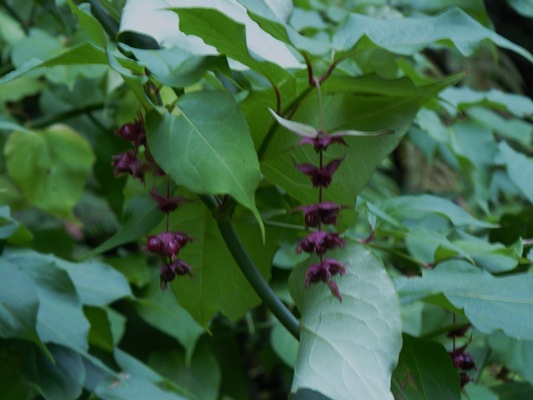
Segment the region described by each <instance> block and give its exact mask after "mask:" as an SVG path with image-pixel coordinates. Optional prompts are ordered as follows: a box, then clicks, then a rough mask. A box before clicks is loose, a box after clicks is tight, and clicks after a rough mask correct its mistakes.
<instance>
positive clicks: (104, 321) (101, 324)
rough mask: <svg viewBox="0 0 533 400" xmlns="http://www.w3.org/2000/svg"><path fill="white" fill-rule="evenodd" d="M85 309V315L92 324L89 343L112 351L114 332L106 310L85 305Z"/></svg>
mask: <svg viewBox="0 0 533 400" xmlns="http://www.w3.org/2000/svg"><path fill="white" fill-rule="evenodd" d="M84 310H85V317H86V318H87V320H88V321H89V324H90V325H91V329H90V330H89V343H90V344H91V345H93V346H97V347H99V348H101V349H103V350H105V351H109V352H111V353H112V352H113V347H114V341H113V333H112V332H111V324H110V322H109V319H108V317H107V312H106V310H105V309H102V308H99V307H85V309H84Z"/></svg>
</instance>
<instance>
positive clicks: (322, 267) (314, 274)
mask: <svg viewBox="0 0 533 400" xmlns="http://www.w3.org/2000/svg"><path fill="white" fill-rule="evenodd" d="M345 272H346V268H345V267H344V265H343V264H342V263H340V262H339V261H337V260H335V259H333V258H328V259H327V260H325V261H322V262H321V263H320V264H313V265H311V266H310V267H309V269H308V270H307V273H306V274H305V286H306V287H309V286H311V284H312V283H317V282H324V283H326V284H327V285H328V287H329V289H330V290H331V293H332V294H333V296H335V297H336V298H338V299H339V300H340V301H342V296H341V294H340V292H339V287H338V286H337V283H336V282H335V281H333V280H332V279H331V278H332V277H333V276H334V275H337V274H339V275H343V274H344V273H345Z"/></svg>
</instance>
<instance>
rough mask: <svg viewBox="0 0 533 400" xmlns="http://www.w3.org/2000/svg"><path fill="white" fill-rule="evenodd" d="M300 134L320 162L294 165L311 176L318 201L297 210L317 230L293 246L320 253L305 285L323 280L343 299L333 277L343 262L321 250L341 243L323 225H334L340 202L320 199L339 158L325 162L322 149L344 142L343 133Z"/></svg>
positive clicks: (303, 143)
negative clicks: (326, 256)
mask: <svg viewBox="0 0 533 400" xmlns="http://www.w3.org/2000/svg"><path fill="white" fill-rule="evenodd" d="M293 132H295V133H296V134H298V135H299V136H301V137H302V138H301V139H300V141H299V142H298V146H302V145H306V144H307V145H312V146H313V148H314V150H315V151H316V152H317V153H318V154H319V165H313V164H297V165H296V168H298V170H299V171H300V172H302V173H304V174H305V175H308V176H309V177H310V178H311V183H312V184H313V187H315V188H318V203H316V204H309V205H304V206H300V207H298V210H299V211H302V212H303V213H304V219H305V225H306V227H307V228H317V229H318V230H316V231H312V232H310V233H309V234H308V235H307V237H306V238H305V239H302V240H301V241H300V243H299V244H298V246H297V247H296V252H297V253H298V254H300V253H302V252H306V253H315V254H316V255H318V257H319V260H320V261H319V263H317V264H313V265H311V266H310V267H309V269H308V270H307V273H306V277H305V286H306V287H309V286H310V285H311V284H312V283H317V282H324V283H326V284H327V285H328V287H329V289H330V290H331V293H332V294H333V295H334V296H335V297H336V298H338V299H339V301H342V296H341V294H340V291H339V288H338V286H337V283H336V282H335V281H334V280H333V279H332V277H333V276H334V275H343V274H344V273H345V272H346V268H345V266H344V265H343V264H342V263H341V262H339V261H337V260H335V259H333V258H327V259H325V258H324V254H325V253H326V252H327V251H328V250H331V249H335V248H341V247H344V240H343V239H342V238H341V237H340V235H339V233H337V232H329V231H325V230H323V229H322V228H323V225H336V224H337V218H338V216H339V212H340V211H341V210H342V209H343V208H344V207H343V206H341V205H339V204H337V203H334V202H330V201H322V195H323V190H324V189H325V188H328V187H329V185H330V184H331V182H332V180H333V174H334V173H335V172H336V171H337V170H338V168H339V167H340V165H341V163H342V161H343V160H342V159H335V160H332V161H330V162H329V163H328V164H326V165H324V163H323V153H324V151H326V150H327V148H328V146H329V145H331V144H334V143H337V144H342V145H346V142H345V141H344V139H343V138H342V136H343V134H342V133H339V134H335V135H328V134H327V133H326V132H324V131H316V134H315V135H314V136H309V134H299V133H298V132H297V131H295V130H293Z"/></svg>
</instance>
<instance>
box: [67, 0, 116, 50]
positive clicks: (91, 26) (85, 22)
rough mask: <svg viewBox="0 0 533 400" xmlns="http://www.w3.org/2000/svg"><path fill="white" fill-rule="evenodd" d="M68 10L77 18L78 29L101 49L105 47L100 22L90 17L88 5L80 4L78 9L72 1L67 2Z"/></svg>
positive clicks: (104, 36)
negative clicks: (85, 33) (86, 34)
mask: <svg viewBox="0 0 533 400" xmlns="http://www.w3.org/2000/svg"><path fill="white" fill-rule="evenodd" d="M67 2H68V5H69V7H70V10H71V11H72V12H73V13H74V14H75V15H76V16H77V17H78V20H79V22H80V27H81V28H82V29H83V31H84V32H87V33H88V34H89V36H90V37H91V39H92V40H93V41H94V42H95V43H96V44H97V45H98V46H99V47H100V48H102V49H105V48H106V47H107V38H106V35H105V31H104V28H103V27H102V25H100V22H98V20H97V19H96V18H95V17H93V16H92V15H91V12H90V9H89V5H88V4H81V5H80V6H79V7H78V6H76V5H75V4H74V2H73V1H72V0H67Z"/></svg>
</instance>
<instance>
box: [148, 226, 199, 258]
mask: <svg viewBox="0 0 533 400" xmlns="http://www.w3.org/2000/svg"><path fill="white" fill-rule="evenodd" d="M191 241H192V239H191V238H190V237H189V236H187V235H186V234H185V233H183V232H163V233H159V234H157V235H154V236H149V237H148V240H147V243H146V247H145V248H144V251H149V252H151V253H156V254H160V255H162V256H168V257H170V259H171V260H174V259H175V258H176V257H177V255H178V254H179V252H180V250H181V249H182V248H183V247H185V245H186V244H187V243H188V242H191Z"/></svg>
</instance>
